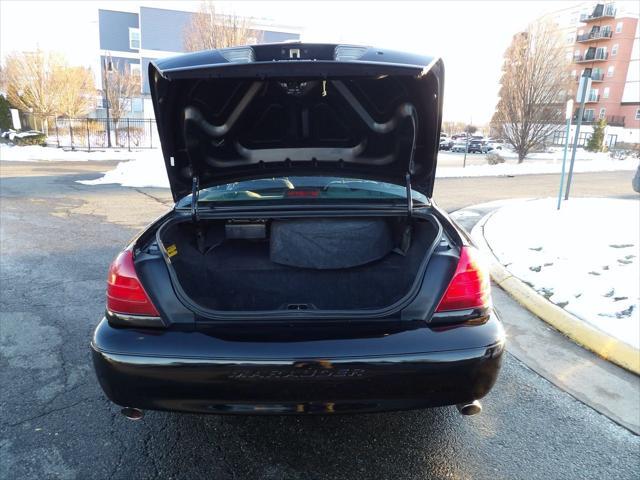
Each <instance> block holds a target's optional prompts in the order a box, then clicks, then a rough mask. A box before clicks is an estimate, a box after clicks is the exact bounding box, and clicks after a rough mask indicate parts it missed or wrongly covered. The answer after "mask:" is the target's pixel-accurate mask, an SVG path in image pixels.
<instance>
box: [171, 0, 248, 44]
mask: <svg viewBox="0 0 640 480" xmlns="http://www.w3.org/2000/svg"><path fill="white" fill-rule="evenodd" d="M183 36H184V39H183V41H184V48H185V50H187V51H189V52H196V51H199V50H213V49H216V48H225V47H233V46H236V45H247V44H250V43H256V42H257V41H259V40H260V39H259V38H258V32H257V31H256V30H254V29H252V28H251V19H249V18H246V17H240V16H238V15H236V14H235V13H232V14H222V13H220V12H219V11H218V10H217V8H216V5H215V2H213V1H212V0H205V1H204V2H202V4H201V5H200V10H199V11H198V12H196V13H194V14H193V16H192V18H191V21H190V22H189V24H188V25H187V27H186V28H185V30H184V32H183Z"/></svg>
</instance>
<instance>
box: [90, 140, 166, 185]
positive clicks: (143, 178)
mask: <svg viewBox="0 0 640 480" xmlns="http://www.w3.org/2000/svg"><path fill="white" fill-rule="evenodd" d="M136 155H137V158H136V159H135V160H132V161H130V162H121V163H119V164H118V165H116V168H114V169H113V170H109V171H108V172H107V173H105V174H104V176H103V177H100V178H98V179H96V180H78V183H82V184H84V185H104V184H108V183H119V184H120V185H122V186H124V187H160V188H169V179H168V178H167V170H166V167H165V165H164V160H163V158H162V152H161V151H160V150H153V149H151V150H143V151H140V152H137V154H136Z"/></svg>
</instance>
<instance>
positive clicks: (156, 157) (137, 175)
mask: <svg viewBox="0 0 640 480" xmlns="http://www.w3.org/2000/svg"><path fill="white" fill-rule="evenodd" d="M20 148H28V147H20ZM35 148H41V147H35ZM68 153H80V152H68ZM98 153H100V154H102V152H98ZM108 153H109V152H105V154H108ZM123 153H127V152H123ZM84 155H85V156H87V153H86V152H84ZM93 155H94V153H93V152H92V153H91V157H90V158H83V160H88V159H93ZM129 155H134V156H135V157H136V158H135V160H133V161H130V162H127V163H121V164H119V165H118V166H117V167H116V168H115V169H114V170H111V171H109V172H107V173H106V174H105V176H104V177H102V178H99V179H97V180H92V181H90V182H88V181H81V182H80V183H84V184H86V185H100V184H105V183H120V184H121V185H124V186H126V187H167V186H168V181H167V175H166V170H165V165H164V161H163V159H162V153H161V151H160V150H140V151H138V152H131V153H129ZM3 159H4V158H3ZM111 159H114V158H113V157H111ZM637 167H638V160H636V159H633V158H627V159H625V160H612V159H604V160H582V161H579V162H578V161H576V163H575V167H574V172H607V171H619V170H630V171H633V170H635V169H636V168H637ZM539 173H558V174H559V173H560V164H559V163H557V162H555V163H549V162H543V161H536V162H532V163H527V161H525V163H522V164H507V163H503V164H500V165H472V166H468V167H466V168H462V167H439V168H438V169H437V170H436V177H438V178H448V177H487V176H497V175H533V174H539Z"/></svg>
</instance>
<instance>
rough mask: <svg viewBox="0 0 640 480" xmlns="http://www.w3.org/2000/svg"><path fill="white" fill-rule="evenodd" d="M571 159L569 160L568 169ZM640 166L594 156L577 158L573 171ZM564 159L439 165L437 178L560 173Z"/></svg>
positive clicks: (630, 161)
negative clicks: (496, 163) (494, 163)
mask: <svg viewBox="0 0 640 480" xmlns="http://www.w3.org/2000/svg"><path fill="white" fill-rule="evenodd" d="M568 168H569V161H568V160H567V169H568ZM636 168H638V160H637V159H635V158H632V157H627V158H625V159H624V160H614V159H612V158H610V157H603V156H598V157H593V158H592V159H589V160H587V159H585V160H576V162H575V164H574V168H573V171H574V172H576V173H584V172H613V171H626V170H628V171H633V170H635V169H636ZM561 169H562V161H561V160H558V161H549V160H546V159H541V158H540V159H529V158H527V159H526V160H525V161H524V162H522V163H500V164H498V165H489V164H487V165H469V166H468V167H441V168H440V167H439V168H437V169H436V178H460V177H492V176H515V175H536V174H544V173H557V174H560V171H561Z"/></svg>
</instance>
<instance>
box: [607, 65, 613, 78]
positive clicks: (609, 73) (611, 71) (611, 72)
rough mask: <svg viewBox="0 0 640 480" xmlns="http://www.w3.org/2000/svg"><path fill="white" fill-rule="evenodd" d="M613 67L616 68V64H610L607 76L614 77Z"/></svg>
mask: <svg viewBox="0 0 640 480" xmlns="http://www.w3.org/2000/svg"><path fill="white" fill-rule="evenodd" d="M613 69H614V66H613V65H609V68H607V77H613Z"/></svg>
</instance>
